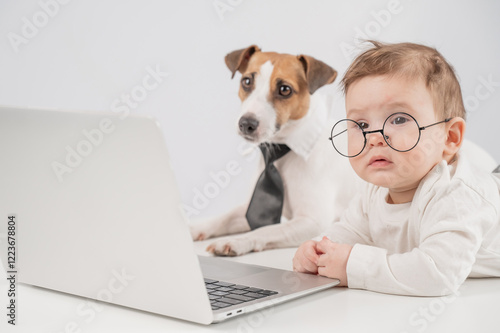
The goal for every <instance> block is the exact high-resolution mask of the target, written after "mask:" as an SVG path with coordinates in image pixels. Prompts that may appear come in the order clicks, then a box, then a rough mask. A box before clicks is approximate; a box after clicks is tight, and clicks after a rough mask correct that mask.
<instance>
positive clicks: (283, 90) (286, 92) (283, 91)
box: [279, 84, 292, 97]
mask: <svg viewBox="0 0 500 333" xmlns="http://www.w3.org/2000/svg"><path fill="white" fill-rule="evenodd" d="M279 91H280V95H281V96H283V97H288V96H290V95H291V94H292V88H290V86H287V85H285V84H284V85H282V86H280V88H279Z"/></svg>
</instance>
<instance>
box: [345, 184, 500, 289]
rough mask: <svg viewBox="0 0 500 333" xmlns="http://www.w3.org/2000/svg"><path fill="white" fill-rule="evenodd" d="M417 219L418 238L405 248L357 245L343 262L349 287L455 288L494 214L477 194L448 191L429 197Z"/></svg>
mask: <svg viewBox="0 0 500 333" xmlns="http://www.w3.org/2000/svg"><path fill="white" fill-rule="evenodd" d="M453 190H454V191H455V193H454V194H456V193H457V192H459V191H460V190H461V189H460V188H454V189H453ZM419 218H421V221H420V230H419V233H420V239H421V242H420V244H419V246H418V247H416V248H414V249H413V250H411V251H410V252H406V253H395V254H390V253H388V251H387V250H386V249H383V248H378V247H374V246H369V245H362V244H356V245H355V246H354V247H353V249H352V251H351V253H350V256H349V262H348V264H347V276H348V279H349V287H350V288H359V289H368V290H373V291H378V292H383V293H391V294H401V295H418V296H442V295H448V294H450V293H454V292H456V291H457V289H458V288H459V287H460V285H461V284H462V283H463V282H464V280H465V279H466V278H467V276H468V275H469V274H470V272H471V269H472V266H473V264H474V262H475V260H476V253H477V251H478V249H479V247H480V246H481V243H482V241H483V235H484V233H485V232H486V231H487V230H488V226H487V224H488V223H492V222H491V221H496V220H497V219H498V217H496V212H495V210H494V208H493V207H492V206H491V205H490V204H488V203H487V202H485V201H484V200H482V198H481V197H479V196H478V195H475V196H474V195H472V196H471V195H469V196H467V195H464V196H460V195H459V196H457V195H450V194H449V193H447V194H446V195H443V196H442V197H441V198H436V200H432V201H431V202H430V203H429V204H428V205H427V208H426V209H425V211H424V212H423V215H422V216H420V217H419ZM488 221H490V222H488Z"/></svg>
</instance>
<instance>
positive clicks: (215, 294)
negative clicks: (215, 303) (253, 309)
mask: <svg viewBox="0 0 500 333" xmlns="http://www.w3.org/2000/svg"><path fill="white" fill-rule="evenodd" d="M208 294H209V295H213V296H226V295H228V294H229V293H228V292H225V291H211V292H209V293H208Z"/></svg>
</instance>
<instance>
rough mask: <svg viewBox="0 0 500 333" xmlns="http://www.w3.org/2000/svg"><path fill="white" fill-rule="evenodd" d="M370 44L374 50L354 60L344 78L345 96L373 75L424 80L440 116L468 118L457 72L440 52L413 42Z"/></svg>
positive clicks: (375, 42) (372, 42)
mask: <svg viewBox="0 0 500 333" xmlns="http://www.w3.org/2000/svg"><path fill="white" fill-rule="evenodd" d="M368 42H369V43H371V44H372V45H373V47H371V48H370V49H368V50H366V51H364V52H363V53H361V54H360V55H359V56H358V57H357V58H356V59H355V60H354V62H353V63H352V64H351V66H349V68H348V69H347V72H346V73H345V75H344V78H343V79H342V82H341V84H342V88H343V90H344V94H347V92H348V90H349V87H350V86H351V84H353V83H354V82H356V81H358V80H360V79H362V78H364V77H367V76H370V75H389V76H394V77H400V78H404V79H409V80H414V79H420V78H421V79H423V81H424V82H425V85H426V87H427V89H429V92H430V94H431V96H432V101H433V104H434V109H435V111H436V115H438V116H441V117H443V118H452V117H461V118H463V119H465V117H466V115H465V108H464V103H463V100H462V92H461V90H460V84H459V83H458V80H457V77H456V76H455V71H454V69H453V67H452V66H451V65H450V64H449V63H448V62H447V61H446V59H445V58H444V57H443V56H442V55H441V54H440V53H439V52H438V51H437V50H436V49H434V48H431V47H428V46H424V45H419V44H413V43H398V44H384V43H381V42H377V41H371V40H370V41H368Z"/></svg>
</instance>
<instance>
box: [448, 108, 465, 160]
mask: <svg viewBox="0 0 500 333" xmlns="http://www.w3.org/2000/svg"><path fill="white" fill-rule="evenodd" d="M446 125H447V126H446V128H447V133H446V134H447V137H446V143H445V148H444V152H443V155H444V156H443V157H444V158H445V159H446V160H448V159H447V158H446V157H453V156H454V155H455V154H456V153H457V152H458V150H459V149H460V147H461V146H462V143H463V141H464V134H465V120H464V119H463V118H461V117H455V118H452V119H451V120H450V121H449V122H448V124H446Z"/></svg>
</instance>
